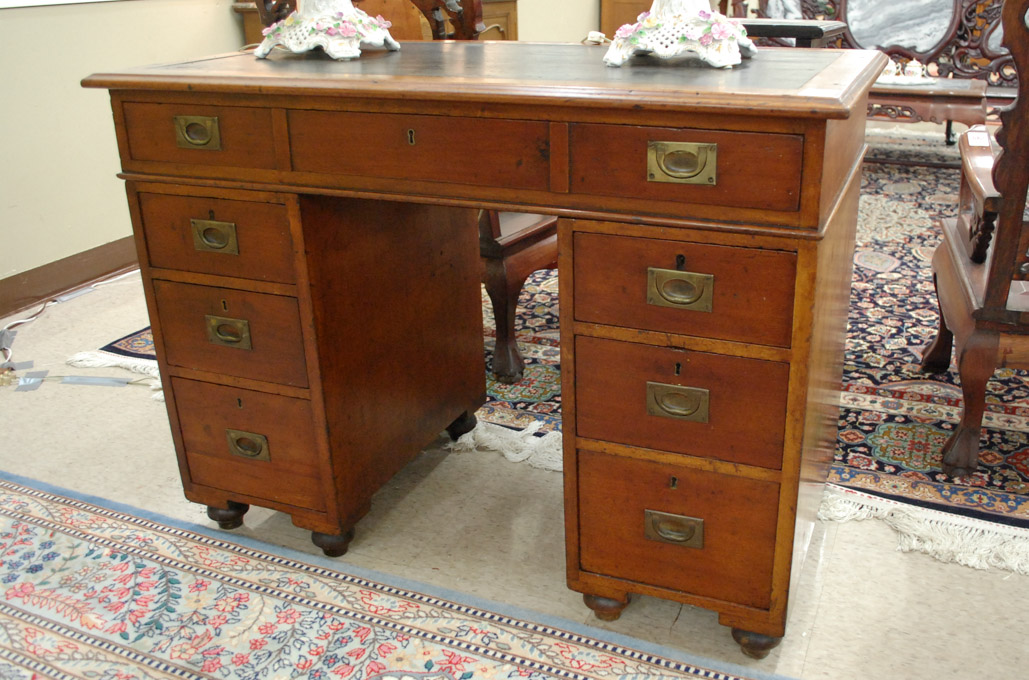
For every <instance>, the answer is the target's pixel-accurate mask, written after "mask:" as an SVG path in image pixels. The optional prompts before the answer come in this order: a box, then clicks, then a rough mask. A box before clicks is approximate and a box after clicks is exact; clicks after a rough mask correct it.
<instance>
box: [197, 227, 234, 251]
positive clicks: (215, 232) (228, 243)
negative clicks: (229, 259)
mask: <svg viewBox="0 0 1029 680" xmlns="http://www.w3.org/2000/svg"><path fill="white" fill-rule="evenodd" d="M189 224H190V226H191V227H192V228H193V247H194V248H196V249H197V250H200V251H203V252H207V253H225V254H226V255H239V243H238V242H237V241H236V225H235V224H233V223H232V222H218V221H216V220H190V221H189Z"/></svg>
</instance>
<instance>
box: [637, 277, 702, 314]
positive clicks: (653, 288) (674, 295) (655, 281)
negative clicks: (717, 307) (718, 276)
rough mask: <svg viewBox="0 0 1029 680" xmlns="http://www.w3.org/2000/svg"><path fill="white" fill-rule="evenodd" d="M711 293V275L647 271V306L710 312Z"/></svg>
mask: <svg viewBox="0 0 1029 680" xmlns="http://www.w3.org/2000/svg"><path fill="white" fill-rule="evenodd" d="M714 293H715V277H714V275H713V274H697V273H696V272H681V271H678V270H676V269H659V268H657V267H648V268H647V304H650V305H657V306H658V307H675V308H678V309H691V310H693V311H695V312H710V311H711V300H712V298H713V297H714Z"/></svg>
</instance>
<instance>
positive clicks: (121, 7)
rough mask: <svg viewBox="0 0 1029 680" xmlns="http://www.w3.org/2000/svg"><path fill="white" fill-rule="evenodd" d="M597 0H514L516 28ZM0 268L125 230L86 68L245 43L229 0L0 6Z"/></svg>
mask: <svg viewBox="0 0 1029 680" xmlns="http://www.w3.org/2000/svg"><path fill="white" fill-rule="evenodd" d="M599 15H600V2H599V0H519V3H518V17H519V25H518V33H519V37H520V38H521V39H522V40H527V41H536V42H565V41H567V42H578V41H580V40H581V39H582V38H584V37H585V36H586V34H587V33H588V32H589V31H592V30H596V29H597V27H598V26H599V23H600V22H599ZM0 30H2V33H3V36H4V45H3V48H2V49H0V92H2V93H3V94H2V100H3V103H2V105H0V129H2V130H4V131H6V134H4V135H3V142H2V144H0V150H2V151H0V279H5V278H8V277H11V276H14V275H15V274H20V273H22V272H25V271H28V270H30V269H34V268H36V267H40V266H42V265H45V264H48V263H50V262H54V261H55V260H59V259H61V258H63V257H67V256H69V255H74V254H76V253H79V252H82V251H84V250H88V249H90V248H94V247H96V246H100V245H103V244H105V243H110V242H111V241H115V240H117V239H119V238H122V237H125V236H128V235H130V234H131V233H132V227H131V224H130V222H129V214H128V208H127V206H126V201H125V190H124V187H123V183H122V182H121V180H119V179H117V178H116V177H115V175H116V174H117V173H118V171H119V169H120V164H119V161H118V151H117V145H116V142H115V137H114V124H113V122H112V117H111V107H110V99H109V97H108V94H107V92H106V91H104V90H92V89H90V90H86V89H83V88H82V87H80V85H79V82H80V81H81V80H82V78H84V77H86V76H88V75H90V74H91V73H97V72H105V71H113V70H118V69H121V68H126V67H131V66H142V65H145V64H152V63H160V62H167V61H176V60H180V59H186V58H189V57H195V56H199V55H205V54H216V53H219V52H228V51H232V50H235V49H237V48H238V47H239V46H240V45H242V44H243V29H242V22H241V21H240V17H239V16H238V15H237V14H236V13H235V12H233V11H232V0H122V1H119V2H102V3H93V4H74V5H55V6H48V7H27V8H20V9H0Z"/></svg>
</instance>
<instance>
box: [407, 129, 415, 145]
mask: <svg viewBox="0 0 1029 680" xmlns="http://www.w3.org/2000/svg"><path fill="white" fill-rule="evenodd" d="M407 143H408V144H410V145H411V146H414V130H413V129H411V130H408V131H407Z"/></svg>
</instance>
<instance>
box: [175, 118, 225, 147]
mask: <svg viewBox="0 0 1029 680" xmlns="http://www.w3.org/2000/svg"><path fill="white" fill-rule="evenodd" d="M173 120H174V122H175V143H176V144H178V145H179V147H180V148H182V149H203V150H205V151H221V149H222V138H221V132H220V131H219V129H218V117H217V116H175V117H174V119H173Z"/></svg>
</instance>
